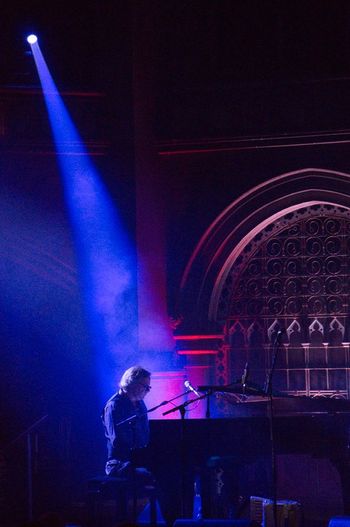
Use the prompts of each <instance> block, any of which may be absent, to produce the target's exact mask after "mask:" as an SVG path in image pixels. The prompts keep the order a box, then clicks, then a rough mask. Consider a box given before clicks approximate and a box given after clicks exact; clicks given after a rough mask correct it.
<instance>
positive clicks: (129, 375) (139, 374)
mask: <svg viewBox="0 0 350 527" xmlns="http://www.w3.org/2000/svg"><path fill="white" fill-rule="evenodd" d="M150 376H151V373H150V372H149V371H147V370H145V369H144V368H142V367H141V366H131V368H128V369H127V370H126V371H125V372H124V373H123V375H122V378H121V379H120V382H119V388H121V389H122V390H124V391H127V390H128V387H129V386H130V384H133V383H134V382H137V381H139V380H140V379H143V378H145V377H150Z"/></svg>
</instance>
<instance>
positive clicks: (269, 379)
mask: <svg viewBox="0 0 350 527" xmlns="http://www.w3.org/2000/svg"><path fill="white" fill-rule="evenodd" d="M281 338H282V331H281V330H280V331H278V332H277V334H276V337H275V341H274V343H273V347H272V362H271V368H270V371H269V373H268V375H267V378H266V383H265V390H264V391H265V395H266V396H267V397H268V398H269V431H270V444H271V472H272V502H273V524H274V527H277V463H276V449H275V436H274V413H273V390H272V378H273V374H274V371H275V367H276V361H277V355H278V352H279V350H280V348H281Z"/></svg>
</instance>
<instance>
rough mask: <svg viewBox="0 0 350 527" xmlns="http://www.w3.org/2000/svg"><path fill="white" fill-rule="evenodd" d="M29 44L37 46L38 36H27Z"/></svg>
mask: <svg viewBox="0 0 350 527" xmlns="http://www.w3.org/2000/svg"><path fill="white" fill-rule="evenodd" d="M27 42H28V44H35V43H36V42H38V37H37V36H36V35H33V34H32V35H28V36H27Z"/></svg>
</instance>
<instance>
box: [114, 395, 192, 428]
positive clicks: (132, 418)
mask: <svg viewBox="0 0 350 527" xmlns="http://www.w3.org/2000/svg"><path fill="white" fill-rule="evenodd" d="M188 393H191V390H186V391H185V392H183V393H180V395H175V397H173V398H172V399H169V401H162V402H161V403H159V404H157V405H156V406H153V407H152V408H149V409H148V410H147V411H146V412H144V413H142V414H134V415H131V416H130V417H127V418H126V419H123V420H122V421H119V423H117V424H116V425H115V426H120V425H124V424H125V423H128V422H130V421H133V420H134V419H137V418H138V417H142V416H144V415H147V414H149V413H151V412H154V411H155V410H158V408H160V407H161V406H165V405H166V404H169V403H172V402H173V401H175V400H176V399H179V397H184V395H187V394H188ZM181 406H182V405H181ZM178 409H179V407H176V408H175V410H178ZM173 411H174V410H170V411H168V412H165V413H163V415H167V414H168V413H171V412H173Z"/></svg>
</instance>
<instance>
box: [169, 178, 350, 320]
mask: <svg viewBox="0 0 350 527" xmlns="http://www.w3.org/2000/svg"><path fill="white" fill-rule="evenodd" d="M317 204H323V205H324V206H328V205H329V206H339V207H343V208H344V209H348V208H349V207H350V175H349V174H346V173H342V172H336V171H332V170H326V169H317V168H307V169H302V170H298V171H294V172H289V173H286V174H282V175H279V176H277V177H274V178H272V179H270V180H268V181H265V182H263V183H261V184H260V185H258V186H256V187H254V188H252V189H251V190H249V191H248V192H246V193H245V194H243V195H242V196H240V197H238V198H237V199H236V200H234V201H233V202H232V203H231V204H230V205H229V206H228V207H227V208H226V209H225V210H224V211H223V212H222V213H221V214H220V215H219V216H218V217H217V218H216V220H215V221H214V222H213V223H212V224H211V225H210V226H209V228H208V229H207V231H206V232H205V233H204V235H203V236H202V238H201V240H200V241H199V243H198V245H197V247H196V248H195V250H194V252H193V254H192V256H191V258H190V260H189V262H188V265H187V267H186V269H185V272H184V274H183V277H182V281H181V285H180V297H179V309H180V311H181V312H182V313H183V315H184V317H185V320H186V321H187V326H188V327H191V328H193V329H194V330H196V328H197V329H198V328H202V329H203V330H205V329H206V328H207V329H209V328H211V327H216V328H217V329H219V330H220V328H221V329H222V328H223V323H224V321H223V320H220V318H219V316H218V299H219V297H220V294H221V291H222V289H223V288H224V284H225V279H226V277H227V275H228V273H229V269H231V268H232V266H233V264H234V262H235V261H236V259H237V258H238V256H239V254H240V253H241V252H242V251H243V249H244V248H245V247H247V246H248V245H249V243H250V242H251V241H252V240H253V239H254V238H255V237H256V236H257V235H258V234H259V232H261V231H263V230H264V229H265V228H266V227H268V226H269V225H272V224H274V222H278V221H279V220H281V218H283V217H285V216H286V215H288V214H292V213H295V212H296V211H298V210H301V209H303V208H305V207H312V206H316V205H317Z"/></svg>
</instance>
